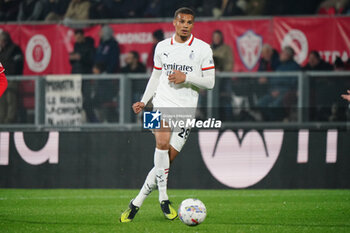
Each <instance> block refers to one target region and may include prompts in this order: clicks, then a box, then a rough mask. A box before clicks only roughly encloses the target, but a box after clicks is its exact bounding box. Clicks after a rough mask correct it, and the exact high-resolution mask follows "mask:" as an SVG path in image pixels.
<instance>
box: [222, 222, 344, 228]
mask: <svg viewBox="0 0 350 233" xmlns="http://www.w3.org/2000/svg"><path fill="white" fill-rule="evenodd" d="M227 224H229V225H245V226H277V227H343V228H346V227H350V225H349V224H298V223H294V224H291V223H286V224H282V223H245V222H234V223H227Z"/></svg>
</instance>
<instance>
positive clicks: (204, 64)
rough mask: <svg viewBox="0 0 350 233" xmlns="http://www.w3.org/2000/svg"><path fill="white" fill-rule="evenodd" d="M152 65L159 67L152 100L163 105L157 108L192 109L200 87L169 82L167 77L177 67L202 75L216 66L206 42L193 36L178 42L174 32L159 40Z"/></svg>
mask: <svg viewBox="0 0 350 233" xmlns="http://www.w3.org/2000/svg"><path fill="white" fill-rule="evenodd" d="M154 68H155V69H157V70H162V74H161V76H160V80H159V85H158V87H157V90H156V95H155V97H154V103H155V102H157V103H163V104H162V105H165V106H159V107H191V108H195V107H197V102H198V95H199V94H198V90H199V88H198V87H196V86H194V85H193V84H190V83H181V84H174V83H171V82H169V80H168V76H169V74H171V73H172V72H173V70H179V71H181V72H183V73H185V74H191V75H194V76H197V77H202V72H203V71H205V70H209V69H214V68H215V67H214V61H213V52H212V50H211V48H210V46H209V44H207V43H205V42H204V41H202V40H200V39H197V38H195V37H194V36H193V35H191V37H190V38H189V40H188V41H186V42H185V43H177V42H176V41H175V35H174V36H173V37H172V38H168V39H165V40H163V41H161V42H159V43H158V45H157V47H156V49H155V53H154ZM157 100H158V101H157Z"/></svg>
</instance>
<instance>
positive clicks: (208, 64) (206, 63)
mask: <svg viewBox="0 0 350 233" xmlns="http://www.w3.org/2000/svg"><path fill="white" fill-rule="evenodd" d="M201 68H202V71H206V70H212V69H215V65H214V59H213V51H212V50H211V48H210V47H209V46H207V47H206V49H205V50H204V53H203V55H202V61H201Z"/></svg>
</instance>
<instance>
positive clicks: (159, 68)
mask: <svg viewBox="0 0 350 233" xmlns="http://www.w3.org/2000/svg"><path fill="white" fill-rule="evenodd" d="M153 68H154V69H156V70H161V69H162V67H157V66H153Z"/></svg>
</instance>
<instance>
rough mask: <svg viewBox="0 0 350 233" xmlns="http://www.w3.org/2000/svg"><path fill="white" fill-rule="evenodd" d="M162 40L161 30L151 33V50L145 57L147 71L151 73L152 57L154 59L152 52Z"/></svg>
mask: <svg viewBox="0 0 350 233" xmlns="http://www.w3.org/2000/svg"><path fill="white" fill-rule="evenodd" d="M162 40H164V32H163V30H162V29H158V30H156V31H154V32H153V34H152V50H151V52H150V53H149V54H148V57H147V63H146V65H147V69H148V70H150V71H152V69H153V66H154V64H153V57H154V51H155V49H156V46H157V44H158V42H160V41H162Z"/></svg>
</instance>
